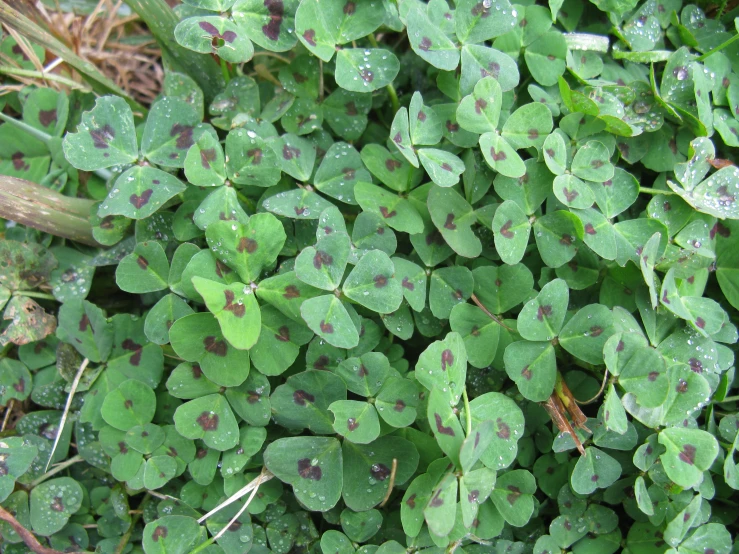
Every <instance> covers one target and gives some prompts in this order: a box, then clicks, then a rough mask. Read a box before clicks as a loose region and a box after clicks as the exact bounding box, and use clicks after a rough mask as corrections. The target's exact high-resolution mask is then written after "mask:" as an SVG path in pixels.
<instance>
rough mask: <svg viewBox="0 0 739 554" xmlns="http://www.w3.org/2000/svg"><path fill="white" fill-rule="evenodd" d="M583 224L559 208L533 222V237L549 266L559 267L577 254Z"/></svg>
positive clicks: (582, 232)
mask: <svg viewBox="0 0 739 554" xmlns="http://www.w3.org/2000/svg"><path fill="white" fill-rule="evenodd" d="M583 234H584V231H583V225H582V223H581V222H580V220H579V219H578V218H577V216H576V215H575V214H573V213H570V212H567V211H564V210H559V211H556V212H553V213H548V214H547V215H545V216H543V217H540V218H538V219H537V220H536V221H535V222H534V237H535V238H536V245H537V247H538V248H539V253H540V254H541V258H542V260H543V261H544V263H545V264H547V265H548V266H549V267H554V268H557V267H561V266H563V265H564V264H566V263H567V262H569V261H570V260H571V259H572V258H574V257H575V254H577V250H578V248H579V242H578V241H579V240H581V238H582V236H583Z"/></svg>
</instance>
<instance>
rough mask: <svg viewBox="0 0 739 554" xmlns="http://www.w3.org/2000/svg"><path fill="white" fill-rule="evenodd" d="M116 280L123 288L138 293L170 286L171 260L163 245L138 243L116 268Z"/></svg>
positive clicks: (153, 242)
mask: <svg viewBox="0 0 739 554" xmlns="http://www.w3.org/2000/svg"><path fill="white" fill-rule="evenodd" d="M115 280H116V284H117V285H118V286H119V287H120V288H121V290H124V291H126V292H131V293H137V294H143V293H146V292H155V291H158V290H163V289H166V288H168V280H169V261H168V260H167V254H166V253H165V252H164V248H162V245H161V244H159V243H158V242H156V241H147V242H140V243H138V244H137V245H136V247H135V248H134V249H133V252H131V253H130V254H129V255H128V256H126V257H125V258H123V259H122V260H121V262H120V264H119V265H118V267H117V268H116V271H115Z"/></svg>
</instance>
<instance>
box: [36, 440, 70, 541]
mask: <svg viewBox="0 0 739 554" xmlns="http://www.w3.org/2000/svg"><path fill="white" fill-rule="evenodd" d="M26 448H28V447H26ZM83 496H84V491H83V490H82V487H81V486H80V484H79V483H78V482H77V481H75V480H74V479H72V478H71V477H57V478H55V479H50V480H48V481H45V482H43V483H41V484H39V485H38V486H36V487H34V488H33V490H32V491H31V493H30V513H29V508H28V503H26V505H25V510H24V512H25V517H26V518H28V520H27V521H30V523H31V526H32V527H33V531H34V532H35V533H36V534H38V535H41V536H44V537H46V536H50V535H53V534H55V533H57V532H58V531H60V530H61V529H62V528H64V526H65V525H67V522H68V521H69V518H70V517H71V515H72V514H74V513H75V512H76V511H78V510H79V509H80V507H81V506H82V499H83ZM26 502H28V501H26Z"/></svg>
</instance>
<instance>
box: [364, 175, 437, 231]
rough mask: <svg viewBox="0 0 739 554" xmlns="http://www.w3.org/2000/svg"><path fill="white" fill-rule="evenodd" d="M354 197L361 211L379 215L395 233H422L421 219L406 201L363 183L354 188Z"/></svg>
mask: <svg viewBox="0 0 739 554" xmlns="http://www.w3.org/2000/svg"><path fill="white" fill-rule="evenodd" d="M354 195H355V197H356V199H357V203H358V204H359V205H360V206H361V208H362V209H363V210H365V211H370V212H373V213H376V214H378V215H381V216H382V217H383V219H384V220H385V222H386V223H387V224H388V226H390V227H392V228H393V229H395V230H396V231H400V232H402V233H409V234H416V233H420V232H422V231H423V219H422V218H421V216H420V215H419V214H418V211H417V210H416V209H415V208H414V207H413V205H412V204H411V202H410V201H408V200H407V199H405V198H402V197H400V196H397V195H395V194H392V193H391V192H388V191H386V190H385V189H383V188H381V187H378V186H375V185H372V184H370V183H365V182H358V183H357V184H356V185H355V186H354Z"/></svg>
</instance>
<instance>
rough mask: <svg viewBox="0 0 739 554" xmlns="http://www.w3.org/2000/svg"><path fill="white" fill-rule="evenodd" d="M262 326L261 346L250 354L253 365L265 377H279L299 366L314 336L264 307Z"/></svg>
mask: <svg viewBox="0 0 739 554" xmlns="http://www.w3.org/2000/svg"><path fill="white" fill-rule="evenodd" d="M261 323H262V328H261V331H260V332H259V338H258V340H257V343H256V344H255V345H254V346H253V347H252V349H251V350H250V351H249V355H250V357H251V361H252V363H253V364H254V367H256V368H257V369H258V370H259V371H260V372H261V373H262V374H264V375H270V376H272V375H279V374H281V373H282V372H284V371H285V370H286V369H287V368H289V367H290V366H291V365H292V364H293V362H295V360H296V359H297V358H298V355H299V354H300V347H301V346H302V345H304V344H306V343H308V342H309V341H310V340H311V339H312V338H313V333H312V332H311V331H310V329H308V328H306V327H305V325H301V324H300V323H297V322H295V321H293V320H292V319H290V318H289V317H287V316H286V315H284V314H282V313H281V312H279V311H278V310H277V309H276V308H273V307H272V306H262V307H261Z"/></svg>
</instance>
